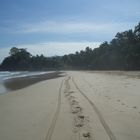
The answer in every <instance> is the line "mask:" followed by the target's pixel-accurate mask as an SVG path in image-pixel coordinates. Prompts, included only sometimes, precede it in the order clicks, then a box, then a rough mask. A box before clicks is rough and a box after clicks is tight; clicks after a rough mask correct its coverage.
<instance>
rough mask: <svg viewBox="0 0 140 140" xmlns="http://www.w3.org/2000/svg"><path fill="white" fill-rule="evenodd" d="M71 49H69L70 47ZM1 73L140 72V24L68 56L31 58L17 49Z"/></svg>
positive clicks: (28, 54)
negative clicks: (14, 71)
mask: <svg viewBox="0 0 140 140" xmlns="http://www.w3.org/2000/svg"><path fill="white" fill-rule="evenodd" d="M66 47H67V46H66ZM0 69H1V70H48V69H93V70H140V23H139V24H138V25H137V26H135V28H134V30H132V29H130V30H128V31H124V32H119V33H117V34H116V36H115V38H113V39H112V40H111V41H110V42H107V41H105V42H103V43H102V44H101V45H100V46H99V47H98V48H95V49H92V48H89V47H86V49H85V50H81V51H80V52H76V53H74V54H68V55H64V56H53V57H45V56H43V55H36V56H33V55H31V54H30V53H29V52H28V51H27V50H26V49H24V48H16V47H13V48H11V50H10V53H9V56H8V57H6V58H5V59H4V60H3V62H2V63H1V65H0Z"/></svg>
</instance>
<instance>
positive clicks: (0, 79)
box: [0, 71, 53, 94]
mask: <svg viewBox="0 0 140 140" xmlns="http://www.w3.org/2000/svg"><path fill="white" fill-rule="evenodd" d="M52 72H53V71H47V72H46V71H45V72H42V71H41V72H29V71H16V72H10V71H1V72H0V94H4V93H7V92H8V89H7V88H6V87H5V85H4V83H5V81H6V80H12V79H14V78H22V77H28V76H35V75H42V74H47V73H52Z"/></svg>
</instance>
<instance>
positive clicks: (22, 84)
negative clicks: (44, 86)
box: [1, 71, 62, 94]
mask: <svg viewBox="0 0 140 140" xmlns="http://www.w3.org/2000/svg"><path fill="white" fill-rule="evenodd" d="M61 76H62V72H60V71H53V72H49V73H45V72H44V73H43V74H38V73H37V74H34V75H28V76H21V77H20V76H19V77H12V78H7V79H6V80H3V81H1V88H3V89H2V90H1V94H5V93H8V92H10V91H14V90H18V89H22V88H26V87H28V86H30V85H33V84H35V83H38V82H40V81H44V80H48V79H53V78H58V77H61Z"/></svg>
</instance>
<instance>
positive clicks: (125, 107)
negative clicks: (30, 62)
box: [0, 71, 140, 140]
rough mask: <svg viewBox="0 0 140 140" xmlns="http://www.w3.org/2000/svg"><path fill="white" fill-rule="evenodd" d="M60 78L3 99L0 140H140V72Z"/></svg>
mask: <svg viewBox="0 0 140 140" xmlns="http://www.w3.org/2000/svg"><path fill="white" fill-rule="evenodd" d="M61 75H62V76H57V77H53V79H52V78H49V79H47V80H45V79H44V81H40V82H38V83H35V84H33V85H30V86H28V87H26V88H22V89H18V90H15V91H11V92H8V93H7V94H2V95H0V140H140V92H139V91H140V72H124V71H123V72H121V71H114V72H113V71H66V72H64V73H61Z"/></svg>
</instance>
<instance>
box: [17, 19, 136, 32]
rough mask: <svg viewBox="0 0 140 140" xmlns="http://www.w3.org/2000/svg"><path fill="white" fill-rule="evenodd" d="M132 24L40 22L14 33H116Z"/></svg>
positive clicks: (22, 27)
mask: <svg viewBox="0 0 140 140" xmlns="http://www.w3.org/2000/svg"><path fill="white" fill-rule="evenodd" d="M132 25H134V24H133V23H130V22H129V23H125V22H120V23H114V22H109V23H103V22H102V23H95V22H60V21H42V22H39V23H30V24H24V25H22V26H17V29H16V31H15V32H16V33H61V34H68V33H114V32H115V33H116V32H118V31H123V30H124V29H126V28H131V27H133V26H132Z"/></svg>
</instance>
